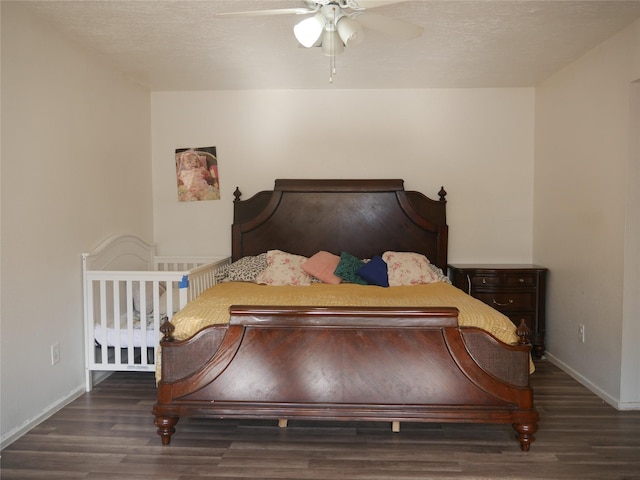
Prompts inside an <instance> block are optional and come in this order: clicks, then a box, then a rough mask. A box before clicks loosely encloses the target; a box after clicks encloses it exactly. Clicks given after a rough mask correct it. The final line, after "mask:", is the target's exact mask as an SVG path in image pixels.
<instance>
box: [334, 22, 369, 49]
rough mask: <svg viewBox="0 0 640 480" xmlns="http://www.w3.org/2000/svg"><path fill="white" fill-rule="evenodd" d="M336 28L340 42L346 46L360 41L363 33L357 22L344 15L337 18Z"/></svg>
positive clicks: (357, 43)
mask: <svg viewBox="0 0 640 480" xmlns="http://www.w3.org/2000/svg"><path fill="white" fill-rule="evenodd" d="M336 28H337V29H338V34H339V35H340V38H341V39H342V42H343V43H344V44H345V45H346V46H347V47H352V46H355V45H359V44H360V43H362V39H363V34H364V32H363V29H362V26H361V25H360V24H359V23H358V22H355V21H353V20H351V19H350V18H349V17H347V16H346V15H345V16H343V17H341V18H340V19H339V20H338V24H337V25H336Z"/></svg>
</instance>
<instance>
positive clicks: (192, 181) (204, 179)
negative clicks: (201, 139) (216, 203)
mask: <svg viewBox="0 0 640 480" xmlns="http://www.w3.org/2000/svg"><path fill="white" fill-rule="evenodd" d="M176 180H177V183H178V201H180V202H197V201H201V200H220V181H219V176H218V156H217V154H216V147H202V148H178V149H176Z"/></svg>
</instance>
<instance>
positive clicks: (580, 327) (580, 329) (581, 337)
mask: <svg viewBox="0 0 640 480" xmlns="http://www.w3.org/2000/svg"><path fill="white" fill-rule="evenodd" d="M578 339H579V340H580V343H584V325H582V324H579V325H578Z"/></svg>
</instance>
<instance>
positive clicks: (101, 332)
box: [93, 314, 160, 348]
mask: <svg viewBox="0 0 640 480" xmlns="http://www.w3.org/2000/svg"><path fill="white" fill-rule="evenodd" d="M127 323H128V322H127V315H126V314H123V315H122V316H121V318H120V328H113V327H107V328H103V327H102V325H101V324H100V323H96V324H95V325H94V329H93V338H95V340H96V342H98V343H99V344H100V345H105V346H107V347H115V346H116V340H117V339H118V338H120V348H129V347H141V346H142V345H143V344H142V340H143V338H146V346H147V347H156V346H157V345H158V343H159V341H160V338H159V337H158V332H156V331H155V330H154V328H153V319H152V318H151V319H147V325H146V328H145V329H144V331H143V329H142V328H140V320H139V318H134V322H133V327H134V328H133V329H132V330H131V333H132V334H131V335H130V334H129V330H128V329H127Z"/></svg>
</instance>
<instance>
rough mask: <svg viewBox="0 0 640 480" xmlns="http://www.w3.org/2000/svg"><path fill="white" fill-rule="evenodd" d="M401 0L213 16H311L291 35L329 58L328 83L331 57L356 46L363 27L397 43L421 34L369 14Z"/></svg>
mask: <svg viewBox="0 0 640 480" xmlns="http://www.w3.org/2000/svg"><path fill="white" fill-rule="evenodd" d="M403 1H405V0H305V1H304V6H301V7H292V8H277V9H269V10H250V11H245V12H229V13H217V14H216V15H217V16H227V17H228V16H262V15H288V14H294V15H312V16H310V17H307V18H305V19H304V20H302V21H301V22H299V23H297V24H296V25H295V26H294V27H293V33H294V35H295V37H296V39H297V40H298V42H299V43H300V45H302V46H304V47H306V48H311V47H320V48H321V49H322V52H323V53H324V54H325V55H327V56H329V57H330V70H331V74H330V76H329V82H333V74H335V56H336V55H338V54H340V53H342V52H343V51H344V47H345V46H353V45H358V44H359V43H361V42H362V40H363V37H364V28H369V29H371V30H375V31H378V32H381V33H382V34H385V35H387V36H389V37H391V38H394V39H399V40H412V39H414V38H417V37H419V36H420V35H422V32H423V30H424V28H422V27H420V26H418V25H415V24H413V23H409V22H405V21H404V20H399V19H395V18H392V17H387V16H384V15H380V14H376V13H373V12H371V11H370V10H371V9H372V8H376V7H381V6H383V5H390V4H395V3H402V2H403Z"/></svg>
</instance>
